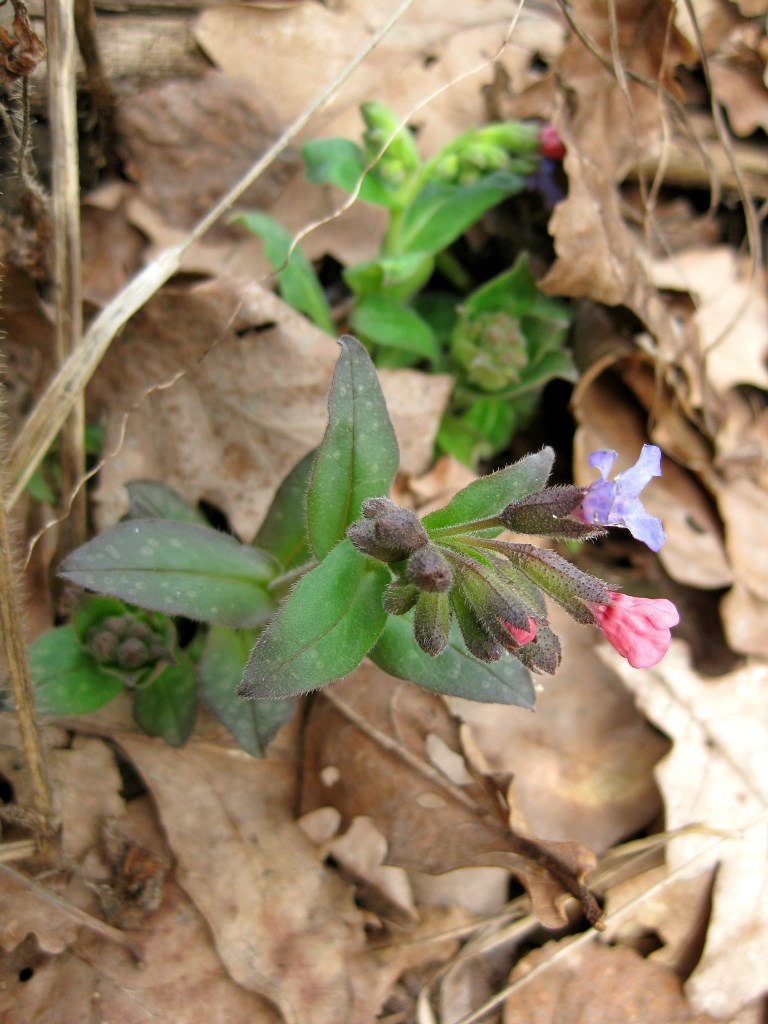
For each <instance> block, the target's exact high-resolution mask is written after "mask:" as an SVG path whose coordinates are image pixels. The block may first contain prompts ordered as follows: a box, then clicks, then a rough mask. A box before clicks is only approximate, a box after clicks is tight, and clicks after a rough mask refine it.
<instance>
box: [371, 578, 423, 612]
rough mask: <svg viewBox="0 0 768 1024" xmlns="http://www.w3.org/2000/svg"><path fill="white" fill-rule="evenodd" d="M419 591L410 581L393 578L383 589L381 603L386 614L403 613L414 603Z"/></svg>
mask: <svg viewBox="0 0 768 1024" xmlns="http://www.w3.org/2000/svg"><path fill="white" fill-rule="evenodd" d="M420 593H421V591H420V590H419V588H418V587H415V586H414V585H413V584H412V583H403V582H402V580H393V581H392V583H390V584H389V585H388V586H387V588H386V589H385V591H384V594H383V596H382V598H381V604H382V606H383V608H384V611H385V612H386V613H387V614H388V615H405V613H406V612H409V611H410V610H411V608H413V606H414V605H415V604H416V601H417V600H418V598H419V594H420Z"/></svg>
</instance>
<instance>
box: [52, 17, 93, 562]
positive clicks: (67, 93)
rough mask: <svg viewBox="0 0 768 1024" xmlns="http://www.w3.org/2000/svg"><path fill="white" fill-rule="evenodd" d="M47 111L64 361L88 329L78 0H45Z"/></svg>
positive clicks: (72, 530)
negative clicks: (75, 1)
mask: <svg viewBox="0 0 768 1024" xmlns="http://www.w3.org/2000/svg"><path fill="white" fill-rule="evenodd" d="M45 30H46V38H47V42H48V113H49V120H50V130H51V147H52V167H51V181H52V197H51V198H52V203H51V208H52V214H53V281H54V294H55V310H56V313H55V316H56V355H57V359H58V363H59V366H62V365H63V364H64V362H65V361H66V359H67V357H68V356H69V355H70V354H71V353H72V352H74V351H75V350H76V349H77V347H78V345H79V343H80V337H81V335H82V331H83V323H82V315H83V314H82V309H83V302H82V287H81V271H80V174H79V160H78V146H77V85H76V80H75V70H76V66H75V60H76V53H77V46H76V39H75V19H74V8H73V0H46V4H45ZM60 461H61V490H62V499H63V501H64V502H66V501H67V499H68V495H69V494H70V493H71V492H72V491H73V490H74V488H75V486H76V484H77V481H78V480H79V479H80V478H81V477H82V475H83V473H84V471H85V393H84V391H82V390H81V391H80V392H78V393H77V394H76V395H74V396H73V402H72V409H71V412H70V413H69V416H68V417H67V419H66V422H65V423H64V429H63V434H62V440H61V456H60ZM86 530H87V522H86V503H85V494H84V493H82V492H81V493H80V494H79V495H76V496H75V497H74V499H73V500H72V502H71V504H70V507H69V514H68V516H67V521H66V528H65V532H64V534H63V543H64V547H65V549H66V550H70V549H72V548H74V547H77V546H79V545H80V544H83V543H84V542H85V540H86Z"/></svg>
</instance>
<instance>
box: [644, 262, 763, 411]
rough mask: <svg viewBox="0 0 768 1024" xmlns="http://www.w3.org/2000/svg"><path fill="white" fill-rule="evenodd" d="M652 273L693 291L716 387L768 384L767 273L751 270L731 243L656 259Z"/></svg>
mask: <svg viewBox="0 0 768 1024" xmlns="http://www.w3.org/2000/svg"><path fill="white" fill-rule="evenodd" d="M650 274H651V279H652V281H653V283H654V284H655V285H656V286H657V287H658V288H667V289H677V290H679V291H687V292H690V294H691V295H692V296H693V299H694V302H695V305H696V311H695V313H694V322H695V324H696V327H697V329H698V338H699V345H700V352H701V358H702V359H703V361H704V364H705V367H706V376H707V380H708V381H709V383H710V384H711V386H712V387H713V388H714V389H715V391H717V392H723V391H727V390H728V389H729V388H732V387H735V386H736V385H737V384H752V385H755V386H756V387H761V388H766V387H768V369H767V368H766V359H767V358H768V298H766V295H765V287H764V281H763V280H762V277H761V275H759V274H758V276H757V277H756V278H754V279H753V278H752V276H751V275H752V265H751V261H749V260H742V259H739V258H738V256H737V254H736V252H735V251H734V250H733V249H731V248H729V247H728V246H719V247H714V248H713V247H710V248H706V249H691V250H688V251H687V252H678V253H676V254H675V255H674V256H673V257H672V258H671V259H669V260H656V261H654V262H653V263H652V264H651V265H650ZM699 401H700V400H699Z"/></svg>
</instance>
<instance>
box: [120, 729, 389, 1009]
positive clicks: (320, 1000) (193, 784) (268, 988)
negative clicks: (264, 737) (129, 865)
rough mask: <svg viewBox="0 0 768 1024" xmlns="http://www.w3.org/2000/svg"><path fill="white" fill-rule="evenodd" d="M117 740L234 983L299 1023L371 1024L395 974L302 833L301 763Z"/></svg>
mask: <svg viewBox="0 0 768 1024" xmlns="http://www.w3.org/2000/svg"><path fill="white" fill-rule="evenodd" d="M118 740H119V742H120V743H121V745H122V746H123V747H124V748H125V750H126V751H127V753H128V754H129V756H130V758H131V760H132V761H133V763H134V765H135V766H136V768H137V770H138V771H139V772H140V774H141V776H142V778H143V779H144V781H145V782H146V783H147V786H148V787H149V790H150V792H151V793H152V796H153V798H154V800H155V802H156V804H157V808H158V812H159V815H160V819H161V821H162V824H163V828H164V830H165V832H166V835H167V836H168V842H169V845H170V847H171V850H172V852H173V854H174V856H175V858H176V861H177V864H178V878H179V881H180V882H181V884H182V886H183V887H184V889H185V890H186V891H187V893H188V894H189V895H190V897H191V898H192V900H193V902H194V903H195V906H196V907H197V909H198V910H199V911H200V912H201V913H202V915H203V916H204V917H205V919H206V921H207V922H208V925H209V927H210V929H211V932H212V934H213V940H214V943H215V945H216V949H217V950H218V953H219V956H220V957H221V960H222V962H223V963H224V965H225V967H226V969H227V971H228V972H229V974H230V975H231V977H232V978H233V979H234V980H235V981H236V982H237V983H238V984H239V985H242V986H243V987H244V988H246V989H249V990H250V991H252V992H258V993H259V994H260V995H262V996H264V997H265V998H266V999H268V1000H270V1001H271V1002H272V1003H274V1004H275V1005H276V1006H278V1007H279V1009H280V1011H281V1013H282V1014H283V1016H284V1018H285V1020H286V1021H287V1022H289V1024H298V1022H301V1024H364V1022H367V1021H370V1020H373V1019H374V1017H375V1016H376V1013H377V1012H378V1009H379V1005H378V1003H377V1000H380V999H381V998H382V988H384V989H386V987H387V986H388V985H389V984H390V983H391V981H392V980H393V979H392V972H393V970H394V973H395V976H396V975H397V973H398V971H397V967H395V968H394V969H393V967H392V965H391V963H389V962H386V963H384V965H383V966H382V965H381V964H379V963H378V961H377V960H376V959H375V957H374V956H373V955H372V954H370V953H368V952H367V950H366V942H365V934H364V930H363V915H362V913H361V911H359V910H358V909H357V908H356V907H355V906H354V904H353V902H352V893H351V890H350V889H349V888H348V887H347V886H346V885H344V884H343V883H342V882H341V881H340V880H339V878H338V877H337V876H336V875H335V874H334V872H333V871H331V870H330V869H328V868H326V867H325V866H324V865H323V864H322V863H321V862H320V860H319V858H318V856H317V853H316V851H315V848H314V846H313V845H312V843H311V842H310V840H309V839H308V838H307V836H306V835H305V834H304V833H303V832H302V830H301V829H300V828H299V826H298V825H297V824H296V822H295V820H294V817H293V813H292V812H293V804H294V771H293V767H292V765H291V764H289V763H288V762H282V761H278V760H262V761H256V760H254V759H253V758H250V757H247V756H246V755H243V754H242V752H241V751H237V750H225V749H222V748H214V747H211V746H209V745H202V744H201V745H199V746H195V745H190V746H187V747H186V748H184V749H183V750H181V751H179V750H171V749H170V748H168V747H166V746H165V745H164V744H163V743H162V742H160V741H155V740H151V739H148V738H146V737H141V736H121V737H118ZM382 978H383V979H384V981H383V982H382Z"/></svg>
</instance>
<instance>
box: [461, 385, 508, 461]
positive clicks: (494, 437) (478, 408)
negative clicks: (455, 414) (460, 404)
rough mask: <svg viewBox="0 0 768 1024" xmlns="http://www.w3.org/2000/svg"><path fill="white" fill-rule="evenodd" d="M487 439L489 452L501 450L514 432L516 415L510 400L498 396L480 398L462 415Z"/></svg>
mask: <svg viewBox="0 0 768 1024" xmlns="http://www.w3.org/2000/svg"><path fill="white" fill-rule="evenodd" d="M462 419H463V420H464V422H465V423H468V424H469V425H470V426H472V427H474V428H475V429H476V430H477V431H479V433H480V434H481V436H482V437H483V438H485V440H486V441H487V444H488V449H489V454H490V455H495V454H496V453H497V452H501V451H503V450H504V449H505V448H506V447H507V445H508V443H509V441H510V438H511V437H512V434H513V433H514V430H515V427H516V424H517V416H516V415H515V406H514V405H513V403H512V402H505V401H504V400H503V399H499V398H480V399H478V400H477V401H476V402H473V403H472V405H471V406H470V407H469V409H467V411H466V412H465V413H464V415H463V416H462Z"/></svg>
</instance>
